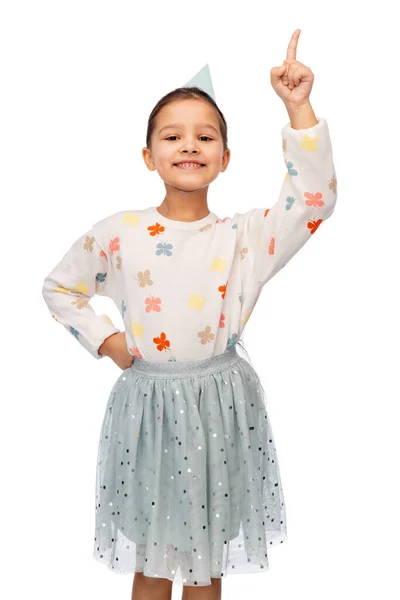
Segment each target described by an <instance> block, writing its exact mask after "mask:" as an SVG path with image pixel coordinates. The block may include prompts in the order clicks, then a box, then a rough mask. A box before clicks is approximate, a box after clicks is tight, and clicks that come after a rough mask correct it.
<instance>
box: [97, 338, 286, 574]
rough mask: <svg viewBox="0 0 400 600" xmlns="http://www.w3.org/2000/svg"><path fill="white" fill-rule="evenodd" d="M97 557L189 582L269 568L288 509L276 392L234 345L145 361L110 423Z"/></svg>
mask: <svg viewBox="0 0 400 600" xmlns="http://www.w3.org/2000/svg"><path fill="white" fill-rule="evenodd" d="M95 521H96V522H95V538H94V554H93V556H94V558H95V559H96V560H98V561H99V562H101V563H103V564H105V565H106V566H108V567H109V568H110V569H112V570H113V571H114V572H116V573H133V572H142V573H144V575H146V576H148V577H161V578H167V579H170V580H171V581H175V582H177V583H181V584H183V585H193V586H196V585H197V586H206V585H210V584H211V578H218V577H224V576H226V575H228V574H233V573H236V574H241V573H257V572H259V573H261V572H263V571H264V572H265V571H266V570H268V569H269V565H268V555H267V549H268V548H269V547H270V546H272V545H276V544H279V543H282V542H283V541H284V540H286V538H287V535H286V513H285V501H284V496H283V489H282V484H281V478H280V471H279V465H278V459H277V453H276V448H275V443H274V437H273V433H272V429H271V424H270V420H269V416H268V415H267V410H266V397H265V393H264V390H263V387H262V385H261V382H260V379H259V377H258V375H257V373H256V371H255V370H254V369H253V367H252V365H251V364H250V363H249V362H248V361H247V360H245V359H244V358H242V357H241V356H239V354H238V352H237V350H236V347H235V346H232V347H231V348H230V349H229V350H227V351H225V352H224V353H223V354H219V355H217V356H212V357H209V358H206V359H199V360H191V361H185V362H152V361H146V360H139V359H137V358H135V360H134V362H133V364H132V366H131V367H129V368H128V369H126V370H124V371H123V372H122V373H121V375H120V376H119V377H118V379H117V381H116V382H115V384H114V386H113V388H112V390H111V393H110V396H109V400H108V403H107V407H106V412H105V416H104V420H103V424H102V428H101V433H100V441H99V448H98V460H97V471H96V504H95Z"/></svg>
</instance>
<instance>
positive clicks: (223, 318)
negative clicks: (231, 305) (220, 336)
mask: <svg viewBox="0 0 400 600" xmlns="http://www.w3.org/2000/svg"><path fill="white" fill-rule="evenodd" d="M218 327H221V328H222V327H225V315H223V314H221V316H220V318H219V325H218Z"/></svg>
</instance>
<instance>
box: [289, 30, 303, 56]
mask: <svg viewBox="0 0 400 600" xmlns="http://www.w3.org/2000/svg"><path fill="white" fill-rule="evenodd" d="M300 31H301V30H300V29H296V31H295V32H294V34H293V35H292V37H291V39H290V42H289V45H288V48H287V52H286V60H296V50H297V41H298V39H299V35H300Z"/></svg>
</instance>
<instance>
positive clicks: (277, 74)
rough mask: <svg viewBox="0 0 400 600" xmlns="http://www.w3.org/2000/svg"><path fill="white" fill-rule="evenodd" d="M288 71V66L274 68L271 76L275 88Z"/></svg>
mask: <svg viewBox="0 0 400 600" xmlns="http://www.w3.org/2000/svg"><path fill="white" fill-rule="evenodd" d="M285 71H286V65H281V66H280V67H273V68H272V69H271V72H270V75H271V84H272V86H273V87H275V86H276V84H277V83H278V82H279V81H280V79H281V78H282V75H283V74H284V73H285Z"/></svg>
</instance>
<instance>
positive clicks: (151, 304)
mask: <svg viewBox="0 0 400 600" xmlns="http://www.w3.org/2000/svg"><path fill="white" fill-rule="evenodd" d="M144 302H145V304H147V306H146V312H151V311H152V310H154V311H155V312H160V310H161V307H160V306H159V304H161V298H154V296H148V297H147V298H146V300H145V301H144Z"/></svg>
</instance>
